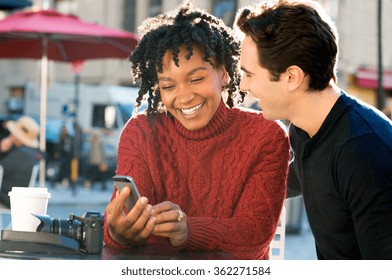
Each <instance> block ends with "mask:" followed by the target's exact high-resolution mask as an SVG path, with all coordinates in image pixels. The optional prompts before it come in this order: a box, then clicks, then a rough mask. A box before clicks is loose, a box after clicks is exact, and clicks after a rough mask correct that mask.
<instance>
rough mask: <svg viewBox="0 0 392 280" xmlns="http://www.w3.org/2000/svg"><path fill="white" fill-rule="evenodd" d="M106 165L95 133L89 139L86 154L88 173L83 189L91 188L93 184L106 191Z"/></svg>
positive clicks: (103, 153)
mask: <svg viewBox="0 0 392 280" xmlns="http://www.w3.org/2000/svg"><path fill="white" fill-rule="evenodd" d="M107 170H108V165H107V162H106V159H105V151H104V149H103V144H102V141H101V139H100V138H99V136H98V135H97V133H95V132H93V133H92V135H91V139H90V146H89V152H88V173H87V180H86V181H85V187H86V188H91V187H92V186H93V184H94V182H96V181H98V182H99V183H100V184H101V189H102V190H106V177H105V175H106V172H107Z"/></svg>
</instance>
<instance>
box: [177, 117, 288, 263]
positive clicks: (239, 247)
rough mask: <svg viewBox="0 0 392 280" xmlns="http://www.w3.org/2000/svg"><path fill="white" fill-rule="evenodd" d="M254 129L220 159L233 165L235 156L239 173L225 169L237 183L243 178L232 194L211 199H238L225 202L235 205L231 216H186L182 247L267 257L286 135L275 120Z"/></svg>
mask: <svg viewBox="0 0 392 280" xmlns="http://www.w3.org/2000/svg"><path fill="white" fill-rule="evenodd" d="M254 131H255V134H253V135H252V134H249V135H248V137H247V139H246V141H248V142H247V144H246V145H243V144H242V145H243V149H239V150H237V149H236V150H234V149H233V150H232V151H231V156H230V158H226V159H225V160H233V161H236V159H235V158H236V157H235V153H238V157H239V158H240V159H239V160H238V162H237V163H236V162H234V164H238V166H237V168H238V169H239V170H238V171H239V172H235V171H230V172H231V173H232V175H233V178H232V179H230V180H232V181H233V182H241V178H240V180H239V178H238V177H241V176H243V177H242V180H243V181H244V182H245V184H244V185H243V187H242V188H237V191H236V192H231V191H232V190H236V186H235V184H234V185H233V186H232V187H231V190H227V191H223V192H224V193H221V195H219V194H218V195H217V196H218V197H217V199H218V200H220V199H226V200H227V203H230V202H231V201H234V200H235V197H236V196H238V197H239V199H238V201H235V202H234V203H231V204H230V206H231V207H235V209H233V213H232V215H231V216H229V217H189V218H188V226H189V236H188V240H187V242H186V244H185V245H184V247H186V248H189V249H205V250H213V249H218V250H222V251H226V252H231V253H232V254H233V255H234V257H235V258H238V259H268V258H269V244H270V242H271V240H272V238H273V236H274V234H275V231H276V227H277V224H278V221H279V216H280V213H281V210H282V206H283V202H284V199H285V196H286V178H287V171H288V161H289V145H288V139H287V135H286V133H285V132H284V130H283V129H282V128H281V127H280V126H279V125H277V124H276V123H275V122H264V123H263V125H262V126H261V127H260V128H257V129H256V130H254ZM249 161H250V162H249ZM247 162H248V163H247ZM241 168H243V170H241ZM230 175H231V174H227V176H230ZM220 191H222V190H220ZM211 195H213V193H211ZM223 197H225V198H223ZM218 203H219V202H218ZM211 215H214V214H211Z"/></svg>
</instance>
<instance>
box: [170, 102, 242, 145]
mask: <svg viewBox="0 0 392 280" xmlns="http://www.w3.org/2000/svg"><path fill="white" fill-rule="evenodd" d="M234 116H235V115H234V114H233V112H232V110H230V109H229V108H228V107H227V106H226V104H225V103H224V102H223V100H221V102H220V104H219V106H218V109H217V110H216V112H215V115H214V116H213V117H212V119H211V120H210V122H209V123H208V124H207V125H206V126H205V127H203V128H201V129H198V130H188V129H186V128H185V127H184V126H183V125H182V124H181V123H180V122H179V121H177V120H176V119H175V120H174V123H175V128H176V130H177V132H178V133H179V134H181V135H182V136H183V137H185V138H188V139H191V140H205V139H208V138H212V137H214V136H216V135H219V134H220V133H222V132H223V131H224V130H226V129H227V128H228V127H229V126H230V125H231V123H232V121H233V118H234Z"/></svg>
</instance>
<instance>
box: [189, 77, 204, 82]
mask: <svg viewBox="0 0 392 280" xmlns="http://www.w3.org/2000/svg"><path fill="white" fill-rule="evenodd" d="M203 79H204V77H200V78H195V79H192V80H191V83H197V82H200V81H202V80H203Z"/></svg>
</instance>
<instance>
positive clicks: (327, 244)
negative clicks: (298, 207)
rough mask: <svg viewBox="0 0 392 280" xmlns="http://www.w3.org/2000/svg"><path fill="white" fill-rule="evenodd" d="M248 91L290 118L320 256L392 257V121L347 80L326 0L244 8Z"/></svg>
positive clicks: (272, 115) (292, 179) (269, 113)
mask: <svg viewBox="0 0 392 280" xmlns="http://www.w3.org/2000/svg"><path fill="white" fill-rule="evenodd" d="M237 18H238V20H237V25H238V27H239V29H240V30H241V31H242V32H243V33H244V35H245V36H244V40H243V42H242V53H241V60H240V61H241V62H240V64H241V69H242V71H243V77H242V80H241V84H240V89H241V90H243V91H247V92H250V93H251V94H252V95H254V96H255V97H256V98H258V100H259V102H258V104H259V106H260V108H261V109H262V111H263V113H264V116H265V118H267V119H270V120H273V119H286V120H288V121H290V122H291V125H290V129H289V130H290V131H289V133H290V143H291V147H292V150H293V153H294V160H293V161H292V164H291V166H290V175H289V183H288V192H289V196H292V195H294V194H296V193H302V196H303V199H304V204H305V208H306V213H307V216H308V219H309V224H310V228H311V230H312V232H313V235H314V238H315V243H316V250H317V257H318V258H319V259H392V123H391V121H390V120H388V119H387V118H386V117H385V115H384V114H383V113H381V112H380V111H379V110H377V109H376V108H374V107H372V106H370V105H368V104H366V103H364V102H362V101H360V100H358V99H356V98H354V97H353V96H351V95H349V94H348V93H347V92H345V91H344V90H343V89H341V88H339V87H338V85H337V76H336V67H337V60H338V33H337V30H336V27H335V25H334V23H333V22H332V21H331V19H330V18H329V17H328V15H327V14H326V12H325V11H324V10H323V9H322V7H321V5H320V4H318V3H317V1H295V2H293V1H283V0H282V1H269V2H268V1H264V2H263V4H259V5H253V6H249V7H246V8H243V9H242V10H240V12H239V14H238V16H237Z"/></svg>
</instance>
